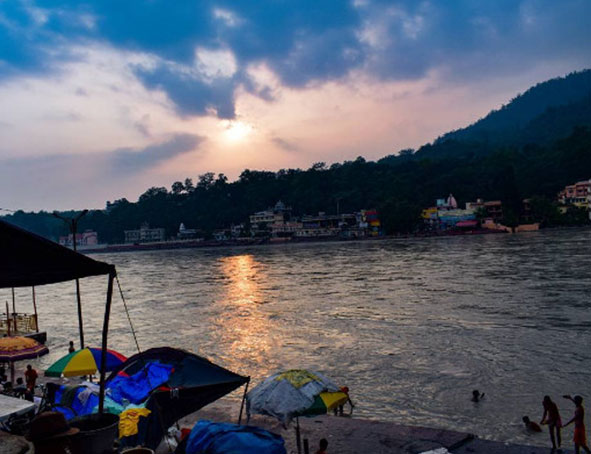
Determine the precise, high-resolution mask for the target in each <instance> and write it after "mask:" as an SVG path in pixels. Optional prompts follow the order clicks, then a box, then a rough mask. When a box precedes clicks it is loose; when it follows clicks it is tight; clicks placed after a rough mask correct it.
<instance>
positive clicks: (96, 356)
mask: <svg viewBox="0 0 591 454" xmlns="http://www.w3.org/2000/svg"><path fill="white" fill-rule="evenodd" d="M101 351H102V349H100V348H93V347H86V348H83V349H82V350H76V351H75V352H72V353H70V354H68V355H66V356H64V357H63V358H61V359H58V360H57V361H56V362H55V363H53V364H52V365H51V366H50V367H49V368H48V369H47V370H46V371H45V376H46V377H81V376H83V375H92V374H95V373H96V372H97V371H98V370H99V367H100V364H101ZM126 360H127V358H126V357H125V356H123V355H122V354H121V353H118V352H116V351H115V350H107V372H109V371H112V370H113V369H115V368H116V367H118V366H119V365H120V364H122V363H124V362H125V361H126Z"/></svg>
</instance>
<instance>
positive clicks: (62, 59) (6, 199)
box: [0, 0, 591, 213]
mask: <svg viewBox="0 0 591 454" xmlns="http://www.w3.org/2000/svg"><path fill="white" fill-rule="evenodd" d="M589 43H591V1H590V0H560V1H556V0H495V1H485V0H480V1H478V0H453V1H449V0H439V1H420V0H405V1H386V0H352V1H340V0H330V1H328V0H321V1H318V0H256V1H246V0H242V1H237V0H235V1H226V0H217V1H209V0H198V1H197V0H193V1H188V0H174V1H170V0H144V1H139V0H126V1H121V0H100V1H94V2H85V1H84V0H82V1H80V0H77V1H67V0H54V1H49V0H0V207H1V208H5V209H12V210H18V209H23V210H35V211H36V210H41V209H43V210H48V211H51V210H54V209H57V210H65V209H82V208H104V206H105V202H106V201H107V200H111V201H113V200H115V199H119V198H122V197H125V198H127V199H128V200H130V201H135V200H137V198H138V197H139V195H141V194H142V193H143V192H144V191H145V190H146V189H148V188H149V187H152V186H165V187H167V188H170V186H171V185H172V183H173V182H175V181H184V179H185V178H187V177H189V178H193V180H194V181H196V180H197V179H198V176H199V175H201V174H203V173H205V172H215V173H216V174H217V173H224V174H225V175H226V176H227V177H228V178H229V180H230V181H232V180H235V179H236V178H238V176H239V175H240V173H241V172H242V171H243V170H244V169H247V168H248V169H251V170H254V169H256V170H273V171H276V170H279V169H282V168H303V169H306V168H309V167H310V166H311V165H312V164H313V163H315V162H326V163H328V164H331V163H334V162H342V161H344V160H353V159H355V158H356V157H357V156H363V157H365V158H366V159H368V160H375V159H379V158H381V157H383V156H386V155H389V154H394V153H397V152H398V151H399V150H401V149H405V148H418V147H420V146H421V145H423V144H425V143H429V142H431V141H433V140H434V139H436V138H437V137H438V136H439V135H441V134H443V133H445V132H448V131H450V130H453V129H457V128H460V127H463V126H466V125H468V124H470V123H472V122H474V121H475V120H477V119H478V118H481V117H483V116H485V115H486V114H487V113H488V112H489V111H490V110H491V109H495V108H499V107H500V106H502V105H503V104H505V103H507V102H508V101H509V100H510V99H511V98H513V97H514V96H515V95H517V94H518V93H522V92H524V91H525V90H527V89H528V88H529V87H530V86H532V85H534V84H536V83H538V82H541V81H544V80H547V79H550V78H553V77H558V76H563V75H565V74H567V73H569V72H572V71H576V70H581V69H584V68H589V67H591V45H590V44H589ZM0 213H1V212H0Z"/></svg>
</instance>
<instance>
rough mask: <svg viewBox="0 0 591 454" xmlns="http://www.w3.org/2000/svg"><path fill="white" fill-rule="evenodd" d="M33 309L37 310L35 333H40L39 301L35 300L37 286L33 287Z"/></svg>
mask: <svg viewBox="0 0 591 454" xmlns="http://www.w3.org/2000/svg"><path fill="white" fill-rule="evenodd" d="M33 309H34V310H35V331H37V332H39V317H38V316H37V301H36V299H35V286H33Z"/></svg>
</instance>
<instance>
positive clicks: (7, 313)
mask: <svg viewBox="0 0 591 454" xmlns="http://www.w3.org/2000/svg"><path fill="white" fill-rule="evenodd" d="M6 334H7V335H8V337H10V309H8V301H6Z"/></svg>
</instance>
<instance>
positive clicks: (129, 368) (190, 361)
mask: <svg viewBox="0 0 591 454" xmlns="http://www.w3.org/2000/svg"><path fill="white" fill-rule="evenodd" d="M151 362H157V363H160V364H167V365H169V366H172V367H173V371H172V373H171V375H170V377H169V379H168V381H167V382H166V384H165V386H162V387H158V388H156V389H154V390H153V391H152V393H151V395H150V397H149V398H148V399H147V400H146V402H145V404H146V408H147V409H148V410H151V411H152V413H151V414H150V415H149V416H148V417H147V418H140V421H139V424H138V430H139V432H138V435H137V436H136V437H133V438H132V439H131V440H129V442H128V443H129V445H133V446H135V444H138V443H139V444H142V446H146V447H149V448H152V449H155V448H156V447H157V446H158V444H159V443H160V441H161V440H162V437H163V436H164V435H165V431H166V429H168V428H169V427H170V426H172V425H173V424H174V423H175V422H177V421H178V420H179V419H181V418H183V417H184V416H186V415H188V414H191V413H193V412H196V411H197V410H199V409H200V408H202V407H204V406H205V405H207V404H210V403H211V402H214V401H216V400H217V399H219V398H220V397H223V396H225V395H226V394H228V393H230V392H232V391H234V390H235V389H236V388H238V387H239V386H241V385H243V384H245V383H247V382H248V381H249V380H250V377H243V376H242V375H238V374H236V373H234V372H231V371H229V370H228V369H225V368H223V367H221V366H218V365H217V364H214V363H212V362H211V361H209V360H208V359H206V358H203V357H201V356H198V355H195V354H193V353H190V352H187V351H185V350H179V349H176V348H171V347H158V348H151V349H150V350H146V351H145V352H142V353H137V354H135V355H133V356H132V357H130V358H129V359H128V360H127V361H125V362H124V363H123V364H121V365H120V366H119V367H118V368H117V369H115V370H113V372H112V373H111V375H110V376H109V378H108V379H107V386H108V384H109V382H111V380H114V379H115V378H117V377H118V376H119V374H120V373H122V372H125V373H126V374H129V375H132V374H136V373H137V372H139V371H141V370H143V368H144V367H146V365H147V364H149V363H151Z"/></svg>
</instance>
